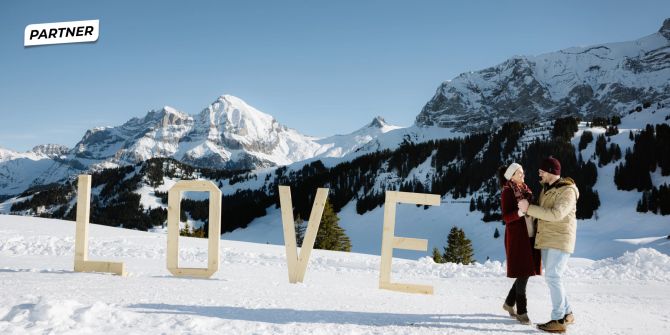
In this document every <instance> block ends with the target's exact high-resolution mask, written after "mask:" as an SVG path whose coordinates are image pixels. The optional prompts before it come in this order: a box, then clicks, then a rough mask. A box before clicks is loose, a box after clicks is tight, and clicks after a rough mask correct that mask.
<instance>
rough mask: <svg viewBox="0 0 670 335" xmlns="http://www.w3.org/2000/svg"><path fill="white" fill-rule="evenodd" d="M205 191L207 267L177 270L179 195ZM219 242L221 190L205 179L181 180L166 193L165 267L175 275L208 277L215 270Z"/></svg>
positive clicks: (217, 265)
mask: <svg viewBox="0 0 670 335" xmlns="http://www.w3.org/2000/svg"><path fill="white" fill-rule="evenodd" d="M186 191H201V192H209V230H208V234H209V237H208V239H207V242H208V245H207V268H180V267H179V263H178V261H179V214H180V207H181V192H186ZM220 239H221V190H219V188H218V187H216V185H214V183H212V182H211V181H206V180H181V181H179V182H177V183H176V184H175V185H174V186H172V188H171V189H170V191H168V240H167V268H168V270H169V271H170V272H171V273H172V274H173V275H175V276H190V277H203V278H209V277H211V276H212V275H213V274H214V273H215V272H216V271H218V270H219V240H220Z"/></svg>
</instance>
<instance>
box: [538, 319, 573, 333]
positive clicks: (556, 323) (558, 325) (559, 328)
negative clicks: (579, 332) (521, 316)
mask: <svg viewBox="0 0 670 335" xmlns="http://www.w3.org/2000/svg"><path fill="white" fill-rule="evenodd" d="M537 329H539V330H544V331H545V332H549V333H565V331H566V330H567V329H568V327H566V326H565V323H564V322H563V319H560V320H551V321H549V322H547V323H543V324H540V325H537Z"/></svg>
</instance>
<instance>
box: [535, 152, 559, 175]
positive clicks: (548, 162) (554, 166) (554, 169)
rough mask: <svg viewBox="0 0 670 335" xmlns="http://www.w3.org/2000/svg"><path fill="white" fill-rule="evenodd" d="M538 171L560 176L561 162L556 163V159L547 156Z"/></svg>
mask: <svg viewBox="0 0 670 335" xmlns="http://www.w3.org/2000/svg"><path fill="white" fill-rule="evenodd" d="M540 170H542V171H544V172H549V173H551V174H553V175H557V176H560V175H561V162H559V161H558V159H556V158H554V157H552V156H549V157H547V158H545V159H544V160H543V161H542V163H541V164H540Z"/></svg>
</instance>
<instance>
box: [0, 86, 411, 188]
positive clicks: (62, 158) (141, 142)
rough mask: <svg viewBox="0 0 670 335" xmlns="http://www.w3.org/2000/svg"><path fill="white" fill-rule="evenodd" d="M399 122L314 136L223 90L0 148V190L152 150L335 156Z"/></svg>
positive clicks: (187, 156)
mask: <svg viewBox="0 0 670 335" xmlns="http://www.w3.org/2000/svg"><path fill="white" fill-rule="evenodd" d="M397 129H401V128H400V127H397V126H393V125H389V124H387V123H386V122H385V121H384V120H383V119H382V118H380V117H377V118H375V119H374V120H373V121H372V122H371V123H370V124H369V125H367V126H365V127H363V128H361V129H359V130H357V131H355V132H353V133H351V134H347V135H336V136H331V137H328V138H324V139H318V138H315V137H311V136H306V135H303V134H300V133H299V132H298V131H296V130H294V129H291V128H288V127H286V126H284V125H282V124H280V123H279V122H278V121H277V120H275V119H274V117H272V116H271V115H268V114H265V113H263V112H261V111H259V110H257V109H256V108H254V107H252V106H250V105H249V104H247V103H246V102H245V101H243V100H242V99H240V98H237V97H234V96H231V95H222V96H220V97H219V98H217V99H216V100H215V101H214V102H213V103H211V104H210V105H209V106H207V107H206V108H205V109H203V110H202V112H200V113H199V114H197V115H195V116H193V115H189V114H187V113H184V112H182V111H179V110H177V109H175V108H173V107H170V106H165V107H163V108H161V109H156V110H151V111H150V112H149V113H147V115H145V116H144V117H142V118H133V119H131V120H129V121H128V122H126V123H124V124H123V125H120V126H117V127H97V128H93V129H90V130H88V131H87V132H86V134H85V135H84V136H83V137H82V139H81V141H79V143H77V144H76V145H75V147H74V148H72V149H67V148H66V147H64V146H60V145H43V146H38V147H35V148H34V149H33V150H32V151H29V152H26V153H18V152H14V151H11V150H8V149H3V148H0V195H16V194H19V193H21V192H23V191H24V190H26V189H27V188H29V187H31V186H37V185H45V184H49V183H54V182H59V181H62V180H64V179H67V178H68V177H71V176H73V175H76V174H78V173H82V172H86V171H97V170H101V169H108V168H116V167H119V166H123V165H130V164H135V163H139V162H143V161H146V160H148V159H151V158H156V157H171V158H174V159H177V160H179V161H182V162H184V163H187V164H190V165H193V166H198V167H207V168H211V169H234V170H238V169H252V170H254V169H262V168H270V167H277V166H284V165H289V164H292V163H295V162H299V161H304V160H307V159H311V158H314V157H317V158H319V157H336V158H340V157H343V156H345V155H348V154H350V153H353V152H355V151H356V150H358V149H359V148H361V147H363V146H365V145H366V144H367V143H368V142H370V141H373V140H374V139H376V138H377V137H378V136H380V135H383V134H385V133H388V132H391V131H394V130H397ZM395 144H396V143H388V144H387V146H393V145H395Z"/></svg>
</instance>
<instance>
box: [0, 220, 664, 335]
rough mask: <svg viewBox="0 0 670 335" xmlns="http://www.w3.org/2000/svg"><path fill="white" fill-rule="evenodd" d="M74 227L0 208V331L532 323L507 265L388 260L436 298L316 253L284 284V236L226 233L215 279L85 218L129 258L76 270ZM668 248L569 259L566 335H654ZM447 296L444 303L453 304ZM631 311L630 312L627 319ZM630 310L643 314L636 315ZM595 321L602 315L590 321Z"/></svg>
mask: <svg viewBox="0 0 670 335" xmlns="http://www.w3.org/2000/svg"><path fill="white" fill-rule="evenodd" d="M73 226H74V223H73V222H69V221H61V220H50V219H40V218H28V217H17V216H0V246H2V247H1V248H0V255H2V260H3V261H2V264H1V265H0V281H2V282H3V285H2V286H0V294H1V295H2V297H3V299H2V300H1V301H0V332H1V333H3V334H43V333H101V332H104V333H106V334H129V333H130V334H136V333H137V334H140V333H156V332H158V333H190V334H210V333H221V332H224V333H226V334H251V333H256V334H296V333H301V334H481V333H507V332H531V331H532V328H529V327H528V326H523V325H520V324H518V323H517V322H515V321H514V320H512V319H510V318H508V317H507V316H506V314H505V313H504V311H502V310H501V309H500V307H499V305H500V304H501V302H502V301H503V299H504V296H505V294H506V292H507V290H508V289H509V287H510V286H511V283H512V280H511V279H509V278H506V277H505V266H504V264H501V263H500V262H497V261H494V262H485V263H483V264H474V265H466V266H464V265H458V264H451V263H447V264H435V263H433V262H432V260H431V259H430V258H428V257H425V258H422V259H420V260H418V261H410V260H403V259H397V258H396V259H394V261H393V267H392V269H393V273H392V279H393V280H394V281H399V282H409V283H426V284H429V285H433V286H434V287H435V294H434V295H432V296H426V295H413V294H405V293H398V292H391V291H385V290H379V289H378V288H377V285H378V276H379V273H378V271H379V270H378V269H379V262H380V260H379V257H378V256H371V255H363V254H355V253H341V252H332V251H323V250H314V252H313V254H312V257H311V258H310V263H309V265H308V268H307V273H306V277H305V282H304V283H302V284H289V283H288V277H287V273H286V262H285V255H284V247H283V246H272V245H265V244H255V243H244V242H235V241H228V240H224V241H222V243H221V249H220V255H221V267H220V270H219V271H218V272H217V273H215V274H214V276H213V277H212V278H210V279H204V280H203V279H192V278H186V277H182V278H179V277H174V276H172V275H171V274H169V273H168V271H167V270H166V269H165V246H166V236H165V235H164V234H158V233H147V232H138V231H130V230H126V229H119V228H111V227H105V226H99V225H91V235H90V242H91V246H90V247H89V249H90V252H91V258H92V259H108V260H114V261H122V262H124V263H125V264H126V267H127V269H128V271H129V272H130V274H129V276H128V277H125V278H123V277H118V276H111V275H107V274H95V273H76V272H72V266H73V257H74V256H73V245H74V240H73V235H74V227H73ZM180 241H181V242H180V243H181V244H183V246H182V248H181V250H180V266H198V267H202V266H204V264H206V261H207V255H206V249H207V242H206V240H204V239H193V238H183V237H182V238H180ZM668 282H670V257H669V256H667V255H664V254H661V253H659V252H657V251H655V250H653V249H648V248H642V249H639V250H637V251H635V252H630V253H625V254H624V255H622V256H618V257H615V258H609V259H605V260H600V261H593V260H589V259H575V258H573V259H571V260H570V262H569V271H568V274H567V279H566V286H567V288H568V292H569V294H570V299H571V304H572V305H573V308H574V309H575V313H576V316H577V318H578V319H577V320H578V321H577V323H576V324H574V325H572V326H571V327H570V333H571V334H590V335H594V334H595V335H598V334H611V333H618V334H658V333H662V332H663V330H662V329H665V328H666V327H667V323H668V322H669V321H670V315H669V314H668V312H667V310H668V309H667V307H668V305H667V301H670V291H669V290H668V285H667V283H668ZM528 295H529V315H530V317H531V320H533V321H535V322H544V321H546V320H547V318H548V316H549V312H550V299H549V294H548V289H547V287H546V284H545V283H544V280H543V278H541V277H533V278H531V279H530V281H529V284H528ZM445 301H446V302H447V303H445ZM624 311H625V312H626V313H627V315H628V318H627V320H621V319H622V318H621V317H620V315H621V313H623V312H624ZM631 318H633V319H635V320H638V321H639V322H638V323H636V324H635V325H632V324H631V323H630V319H631ZM595 320H599V322H595Z"/></svg>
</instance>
